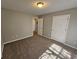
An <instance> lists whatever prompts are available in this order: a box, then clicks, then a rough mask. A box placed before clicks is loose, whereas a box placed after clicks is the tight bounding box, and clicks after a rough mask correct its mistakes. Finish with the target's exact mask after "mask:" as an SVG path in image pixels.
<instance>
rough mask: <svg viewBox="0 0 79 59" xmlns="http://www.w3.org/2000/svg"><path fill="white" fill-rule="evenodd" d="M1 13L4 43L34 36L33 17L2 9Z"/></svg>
mask: <svg viewBox="0 0 79 59" xmlns="http://www.w3.org/2000/svg"><path fill="white" fill-rule="evenodd" d="M1 12H2V13H1V17H2V18H1V27H2V28H1V29H2V33H1V35H2V40H3V43H7V42H11V41H16V40H19V39H23V38H26V37H29V36H32V34H33V33H32V19H33V16H32V15H29V14H26V13H22V12H17V11H11V10H7V9H2V11H1Z"/></svg>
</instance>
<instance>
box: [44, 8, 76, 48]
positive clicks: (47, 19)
mask: <svg viewBox="0 0 79 59" xmlns="http://www.w3.org/2000/svg"><path fill="white" fill-rule="evenodd" d="M63 14H70V15H71V17H70V21H69V26H68V31H67V36H66V42H65V44H67V45H70V46H72V47H74V48H77V9H76V8H73V9H69V10H64V11H60V12H54V13H49V14H45V15H43V19H44V29H43V35H44V36H46V37H48V38H50V37H51V31H52V17H53V16H55V15H63Z"/></svg>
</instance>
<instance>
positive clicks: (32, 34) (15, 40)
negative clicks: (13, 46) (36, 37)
mask: <svg viewBox="0 0 79 59" xmlns="http://www.w3.org/2000/svg"><path fill="white" fill-rule="evenodd" d="M31 36H33V34H30V35H28V36H26V37H22V38H18V39H15V40H11V41H7V42H4V43H3V44H7V43H11V42H14V41H18V40H21V39H24V38H28V37H31Z"/></svg>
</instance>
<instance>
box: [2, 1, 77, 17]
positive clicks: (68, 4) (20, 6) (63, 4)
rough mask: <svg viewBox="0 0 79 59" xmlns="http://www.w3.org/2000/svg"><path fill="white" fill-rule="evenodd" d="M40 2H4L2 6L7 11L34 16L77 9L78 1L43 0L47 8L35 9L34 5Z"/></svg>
mask: <svg viewBox="0 0 79 59" xmlns="http://www.w3.org/2000/svg"><path fill="white" fill-rule="evenodd" d="M34 1H38V0H2V1H1V6H2V8H5V9H10V10H15V11H20V12H24V13H29V14H33V15H42V14H46V13H51V12H56V11H61V10H65V9H70V8H75V7H77V0H42V1H44V2H46V3H47V4H48V6H47V7H45V8H41V9H39V8H33V7H32V3H33V2H34Z"/></svg>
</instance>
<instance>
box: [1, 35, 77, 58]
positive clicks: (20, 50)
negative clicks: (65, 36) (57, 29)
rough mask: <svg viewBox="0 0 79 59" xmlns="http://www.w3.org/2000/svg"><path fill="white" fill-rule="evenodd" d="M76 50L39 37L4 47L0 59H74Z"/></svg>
mask: <svg viewBox="0 0 79 59" xmlns="http://www.w3.org/2000/svg"><path fill="white" fill-rule="evenodd" d="M76 52H77V50H76V49H74V48H71V47H69V46H66V45H64V44H62V43H59V42H57V41H55V40H53V39H48V38H45V37H42V36H39V35H35V36H33V37H29V38H25V39H22V40H19V41H15V42H12V43H8V44H5V45H4V50H3V57H2V59H74V58H76V54H77V53H76Z"/></svg>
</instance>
